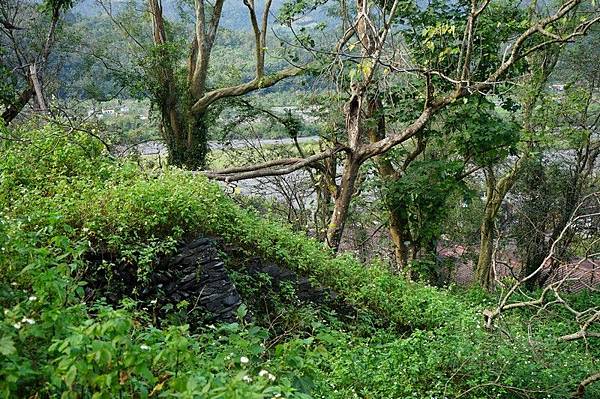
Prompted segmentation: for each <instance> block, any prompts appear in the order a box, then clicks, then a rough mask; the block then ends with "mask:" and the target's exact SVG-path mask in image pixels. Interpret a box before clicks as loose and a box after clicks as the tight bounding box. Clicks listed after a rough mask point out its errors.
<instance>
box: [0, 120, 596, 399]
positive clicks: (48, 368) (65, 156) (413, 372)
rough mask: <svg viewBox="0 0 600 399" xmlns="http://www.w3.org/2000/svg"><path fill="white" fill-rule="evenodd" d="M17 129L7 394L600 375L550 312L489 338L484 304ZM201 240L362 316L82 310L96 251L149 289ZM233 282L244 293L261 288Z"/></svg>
mask: <svg viewBox="0 0 600 399" xmlns="http://www.w3.org/2000/svg"><path fill="white" fill-rule="evenodd" d="M10 134H11V135H12V136H13V137H14V140H6V141H2V142H1V144H0V145H1V147H0V151H1V152H2V159H1V160H0V205H1V213H0V301H1V303H2V307H3V312H2V315H1V316H0V331H1V339H0V395H1V396H2V397H7V398H12V397H40V398H41V397H65V398H88V397H93V398H114V397H142V398H143V397H180V398H192V397H197V398H279V397H286V398H308V397H314V398H340V399H342V398H343V399H345V398H444V397H447V398H455V397H468V398H489V397H507V398H510V397H523V398H529V397H532V398H536V397H540V398H541V397H553V398H567V397H569V396H570V393H571V392H572V391H573V390H574V388H575V387H576V385H577V383H578V382H579V381H580V380H581V379H583V378H585V377H586V376H587V375H589V374H590V373H592V372H593V371H595V370H596V369H597V367H598V365H597V364H595V361H594V359H595V358H597V357H598V354H599V351H598V346H597V343H596V342H592V341H590V342H588V343H587V345H586V344H585V343H583V342H572V343H561V342H558V341H557V340H556V337H557V336H559V335H561V334H566V333H570V332H573V331H576V330H577V326H575V325H573V324H572V322H570V321H568V319H567V318H563V317H562V315H561V314H560V311H559V310H552V309H551V311H548V312H536V311H528V310H521V311H518V312H513V313H508V314H506V315H505V316H503V318H502V320H501V329H499V330H497V331H487V330H485V328H484V327H483V325H482V324H483V323H482V322H483V319H482V316H481V311H482V310H483V309H484V308H486V307H489V306H491V305H492V303H493V302H494V298H493V297H489V296H487V295H485V294H483V293H481V292H479V291H477V290H471V291H462V290H458V289H438V288H433V287H429V286H425V285H422V284H417V283H411V282H407V281H405V280H404V279H403V278H401V277H397V276H394V275H393V274H391V273H390V272H389V271H388V270H387V269H386V267H385V265H383V264H371V265H364V264H361V263H360V262H358V261H357V260H356V259H354V258H352V257H351V256H339V257H337V258H334V257H332V256H331V254H330V253H329V252H328V251H326V250H325V249H324V248H323V247H322V245H321V244H319V243H318V242H316V241H314V240H312V239H310V238H308V237H306V236H303V235H300V234H297V233H294V232H292V231H291V229H290V228H288V227H286V226H284V225H282V224H279V223H277V222H273V221H269V220H266V219H264V218H262V217H260V216H259V215H256V214H254V213H252V212H249V211H246V210H244V209H241V208H239V207H238V206H236V205H235V204H234V202H233V201H232V200H231V199H229V198H228V197H227V196H226V195H224V194H223V192H222V191H221V190H220V189H219V187H218V186H217V185H215V184H213V183H210V182H209V181H207V179H206V178H204V177H203V176H201V175H198V174H196V175H193V174H192V173H189V172H184V171H180V170H176V169H169V170H160V171H157V170H148V169H143V168H140V167H139V166H138V165H137V164H135V163H129V162H118V161H116V160H114V159H111V158H110V157H108V156H107V155H106V154H105V153H104V152H103V148H102V145H101V144H100V143H98V142H97V141H95V140H93V139H91V138H89V137H88V136H86V135H84V134H77V133H69V134H67V133H66V132H64V131H61V130H60V129H57V128H54V127H51V126H47V127H45V128H43V129H39V130H29V131H26V132H21V133H19V132H10ZM197 234H206V235H212V236H216V237H219V238H221V239H222V240H223V241H224V242H225V243H227V244H229V245H235V246H237V247H238V248H240V250H241V251H246V253H247V254H248V255H249V256H256V255H258V256H261V257H263V258H265V259H271V260H274V261H277V262H280V263H282V264H285V265H286V266H287V267H289V268H291V269H293V270H295V271H297V272H300V273H302V274H304V275H307V276H310V277H311V278H312V279H314V280H315V281H318V282H319V283H320V284H322V285H325V286H329V287H331V288H332V289H333V290H334V291H336V292H337V293H338V294H339V295H340V296H341V297H342V298H343V299H344V301H345V302H347V303H349V304H351V305H352V306H353V307H354V308H355V309H357V317H356V318H355V320H353V321H348V320H346V319H343V320H342V318H339V317H337V316H336V314H335V312H334V311H333V310H331V309H325V308H323V309H320V308H318V307H317V306H315V305H302V306H300V305H298V304H297V302H296V301H293V300H291V299H290V298H289V296H290V295H291V296H293V292H291V293H290V292H286V293H285V295H283V297H282V298H277V295H280V296H281V295H282V294H281V292H279V293H277V292H275V291H270V295H272V296H273V298H272V300H273V301H274V303H276V304H277V306H275V307H274V308H273V307H272V309H275V310H274V311H277V312H278V316H277V317H278V318H279V320H280V323H279V324H278V327H277V326H276V327H274V326H273V325H272V324H269V323H262V322H260V321H261V320H263V321H264V320H268V319H269V318H268V317H257V318H256V320H257V323H256V324H247V323H246V322H244V321H243V320H244V317H243V313H244V312H245V310H244V309H243V308H242V309H241V310H240V321H239V322H238V323H233V324H223V325H218V326H205V328H203V329H201V330H200V331H199V332H190V330H189V328H188V327H187V326H186V325H185V324H178V323H174V324H173V325H169V326H164V325H163V327H162V328H161V329H159V328H157V327H155V326H154V323H153V320H152V318H151V317H150V314H149V312H148V308H149V307H152V306H161V304H160V303H158V304H156V303H139V302H136V301H134V300H133V299H127V300H124V301H123V302H122V303H121V304H120V305H119V306H112V305H109V304H107V303H105V302H103V301H96V302H93V303H90V302H89V301H88V302H86V301H85V300H84V299H85V285H86V282H85V277H86V275H88V270H87V268H89V267H90V265H89V264H87V263H86V261H85V259H86V256H87V255H88V254H90V253H92V252H95V253H98V252H102V253H111V254H116V255H117V256H118V257H119V258H120V262H119V263H118V264H119V265H120V266H119V267H131V268H134V270H135V272H136V273H137V275H138V279H139V284H140V286H141V285H143V284H144V281H145V280H146V278H147V276H148V275H149V274H150V273H152V267H153V265H154V262H155V261H156V259H157V258H158V257H160V256H162V255H164V254H168V253H170V252H171V251H173V250H174V248H175V247H176V244H177V243H178V242H180V241H181V240H185V239H186V238H189V237H194V236H195V235H197ZM105 266H106V267H107V268H110V267H114V266H111V265H110V264H107V265H105ZM237 273H239V272H237ZM237 282H238V285H241V286H240V287H239V288H240V290H241V292H242V294H244V293H246V295H252V293H256V286H255V285H256V284H258V283H259V282H257V281H256V279H253V278H245V277H244V276H243V273H241V274H240V275H239V276H238V279H237ZM576 299H578V300H579V301H580V302H581V305H582V306H584V305H585V306H586V307H589V306H590V304H593V303H592V302H596V304H598V303H599V302H600V301H599V298H598V297H597V296H593V295H581V296H580V297H579V298H576ZM252 303H253V301H252V300H251V299H250V298H249V299H248V304H249V306H251V305H252ZM253 312H255V313H256V312H260V309H258V308H257V309H253ZM281 320H287V321H288V322H287V323H286V322H281ZM587 395H588V397H589V398H594V397H600V389H598V388H597V387H594V386H592V387H590V389H588V391H587Z"/></svg>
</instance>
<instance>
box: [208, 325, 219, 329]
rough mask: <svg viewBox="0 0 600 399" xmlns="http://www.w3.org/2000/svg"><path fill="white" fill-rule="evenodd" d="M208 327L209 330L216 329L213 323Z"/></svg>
mask: <svg viewBox="0 0 600 399" xmlns="http://www.w3.org/2000/svg"><path fill="white" fill-rule="evenodd" d="M208 328H210V329H211V330H216V329H217V327H215V325H214V324H209V325H208Z"/></svg>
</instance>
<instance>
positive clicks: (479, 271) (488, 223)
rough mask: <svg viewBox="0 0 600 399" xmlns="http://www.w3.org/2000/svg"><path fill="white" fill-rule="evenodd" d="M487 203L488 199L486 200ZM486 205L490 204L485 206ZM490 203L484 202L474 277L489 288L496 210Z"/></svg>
mask: <svg viewBox="0 0 600 399" xmlns="http://www.w3.org/2000/svg"><path fill="white" fill-rule="evenodd" d="M488 203H489V201H488ZM487 205H490V207H489V208H487ZM492 206H493V205H491V204H486V208H487V209H486V212H485V217H484V220H483V223H482V224H481V243H480V246H479V260H478V261H477V268H476V277H477V281H478V282H479V285H480V286H481V287H482V288H484V289H486V290H488V291H489V290H491V289H492V287H493V284H494V277H495V276H494V270H493V268H492V256H493V251H494V220H495V219H496V212H494V211H493V209H492Z"/></svg>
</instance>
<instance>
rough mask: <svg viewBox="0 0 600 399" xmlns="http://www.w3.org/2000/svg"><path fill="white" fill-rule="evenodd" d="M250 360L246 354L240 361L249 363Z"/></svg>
mask: <svg viewBox="0 0 600 399" xmlns="http://www.w3.org/2000/svg"><path fill="white" fill-rule="evenodd" d="M249 361H250V359H248V358H247V357H246V356H242V357H240V363H242V364H247V363H248V362H249Z"/></svg>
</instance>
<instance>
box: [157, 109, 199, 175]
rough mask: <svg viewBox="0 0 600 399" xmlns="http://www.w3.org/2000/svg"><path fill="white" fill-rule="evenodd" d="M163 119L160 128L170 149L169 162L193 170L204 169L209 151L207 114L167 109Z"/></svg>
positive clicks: (163, 113)
mask: <svg viewBox="0 0 600 399" xmlns="http://www.w3.org/2000/svg"><path fill="white" fill-rule="evenodd" d="M161 119H162V120H161V124H160V130H161V134H162V137H163V139H164V140H165V143H166V144H167V150H168V151H169V155H168V161H169V164H170V165H172V166H177V167H181V168H186V169H192V170H194V169H196V170H200V169H204V167H205V160H206V154H207V151H208V132H207V127H206V123H205V116H204V115H193V114H183V113H181V112H178V111H177V110H176V109H166V110H164V111H163V112H162V117H161Z"/></svg>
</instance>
